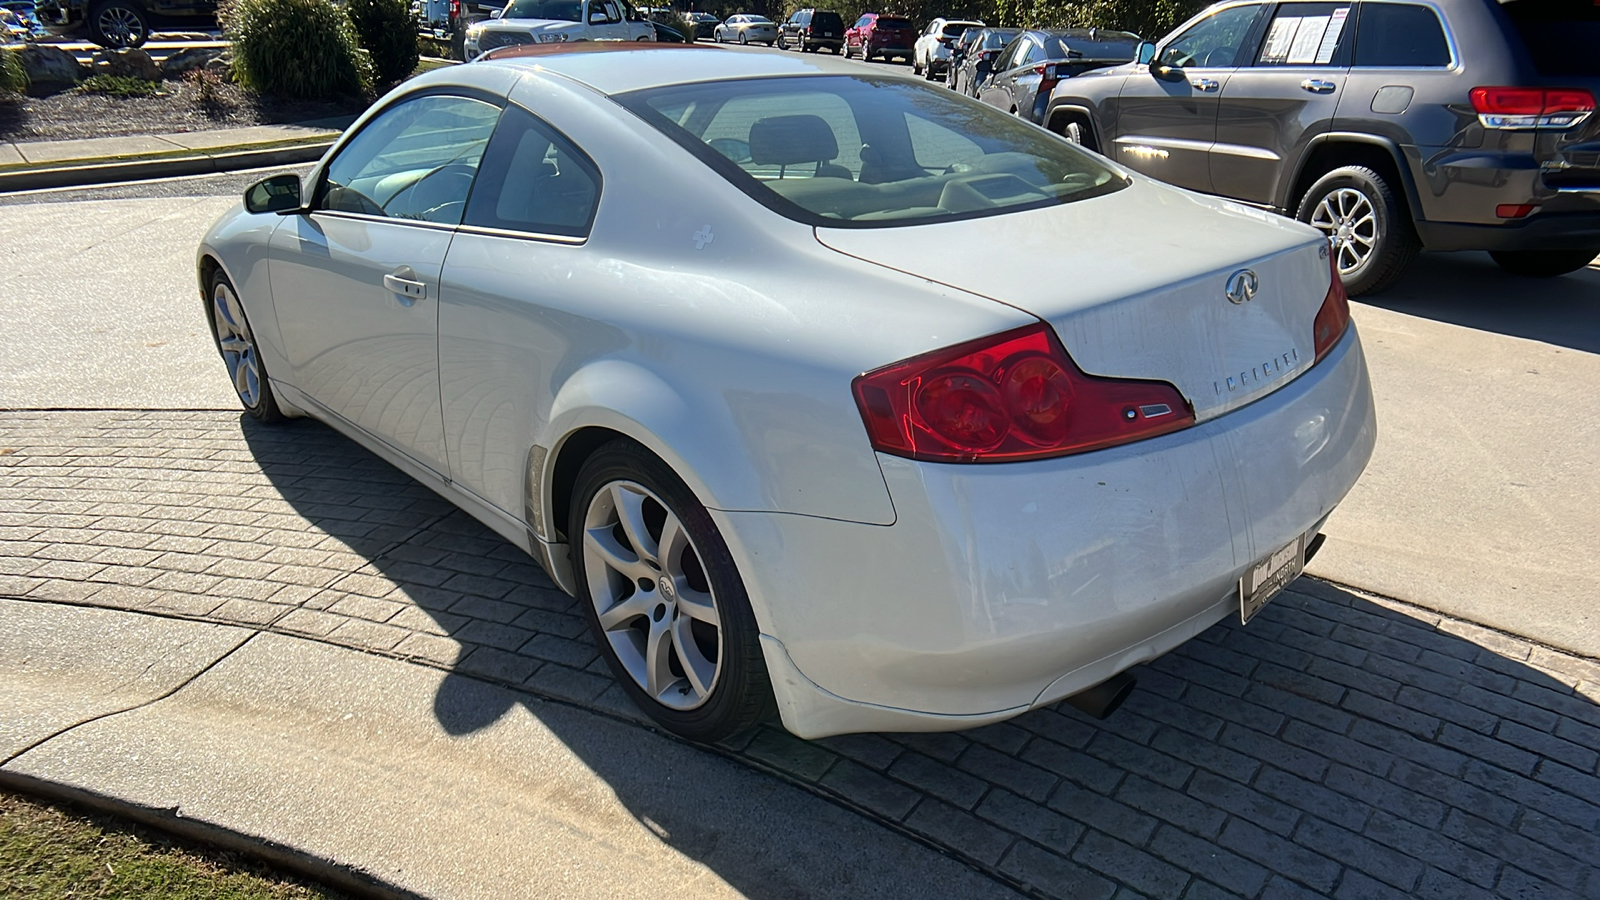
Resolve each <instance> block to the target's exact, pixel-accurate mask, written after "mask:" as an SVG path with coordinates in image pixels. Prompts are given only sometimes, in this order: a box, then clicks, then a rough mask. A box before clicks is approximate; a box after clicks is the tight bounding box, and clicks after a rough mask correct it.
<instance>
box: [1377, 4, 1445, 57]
mask: <svg viewBox="0 0 1600 900" xmlns="http://www.w3.org/2000/svg"><path fill="white" fill-rule="evenodd" d="M1355 64H1356V65H1358V66H1369V67H1373V68H1385V69H1387V68H1410V67H1413V66H1439V67H1444V66H1448V65H1450V44H1449V43H1448V42H1447V41H1445V39H1444V27H1443V26H1442V25H1440V24H1439V16H1438V14H1437V13H1435V12H1434V11H1433V10H1432V9H1430V8H1428V7H1426V6H1419V5H1416V4H1413V3H1363V4H1362V5H1361V25H1360V27H1359V28H1358V29H1357V30H1356V57H1355Z"/></svg>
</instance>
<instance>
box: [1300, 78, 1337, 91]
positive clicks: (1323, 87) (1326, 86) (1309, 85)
mask: <svg viewBox="0 0 1600 900" xmlns="http://www.w3.org/2000/svg"><path fill="white" fill-rule="evenodd" d="M1334 87H1336V85H1335V84H1334V83H1333V82H1331V81H1323V80H1322V79H1321V78H1307V79H1306V80H1305V81H1302V82H1300V89H1301V90H1304V91H1310V92H1311V93H1313V94H1331V93H1333V89H1334Z"/></svg>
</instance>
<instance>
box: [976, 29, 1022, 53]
mask: <svg viewBox="0 0 1600 900" xmlns="http://www.w3.org/2000/svg"><path fill="white" fill-rule="evenodd" d="M1021 33H1022V32H1020V31H989V32H985V33H984V35H983V49H985V50H999V49H1000V48H1001V47H1004V46H1005V45H1006V44H1009V43H1011V39H1012V38H1014V37H1016V36H1017V35H1019V34H1021Z"/></svg>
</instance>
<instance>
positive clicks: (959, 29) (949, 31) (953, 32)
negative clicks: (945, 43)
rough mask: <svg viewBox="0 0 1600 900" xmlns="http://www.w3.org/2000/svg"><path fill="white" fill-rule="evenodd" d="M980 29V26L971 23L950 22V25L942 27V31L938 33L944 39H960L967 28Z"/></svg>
mask: <svg viewBox="0 0 1600 900" xmlns="http://www.w3.org/2000/svg"><path fill="white" fill-rule="evenodd" d="M981 27H982V26H980V25H976V24H974V23H972V22H951V23H950V24H948V25H946V26H944V29H943V30H942V31H941V32H940V33H941V34H943V35H944V36H945V37H951V38H953V37H960V36H961V35H962V33H963V32H965V31H966V30H967V29H968V28H981Z"/></svg>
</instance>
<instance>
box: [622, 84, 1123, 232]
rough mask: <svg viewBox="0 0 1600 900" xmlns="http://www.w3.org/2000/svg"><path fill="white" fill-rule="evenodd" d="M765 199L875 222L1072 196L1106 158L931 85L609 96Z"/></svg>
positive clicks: (818, 216) (1096, 181)
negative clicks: (1100, 158)
mask: <svg viewBox="0 0 1600 900" xmlns="http://www.w3.org/2000/svg"><path fill="white" fill-rule="evenodd" d="M616 100H617V102H619V103H621V104H622V105H623V106H625V107H627V108H628V109H630V110H632V111H633V112H634V113H636V114H638V115H639V116H640V117H642V118H644V119H645V120H646V121H647V122H649V123H650V124H652V125H654V126H655V127H656V128H658V129H660V130H661V131H662V132H663V133H665V134H666V135H667V136H669V137H671V138H672V139H673V140H675V141H677V142H678V143H679V144H682V145H683V146H684V147H685V148H686V149H688V150H689V151H690V152H691V153H693V154H695V155H696V156H697V157H699V158H700V159H701V160H702V161H704V162H705V163H706V164H707V165H710V166H711V167H712V168H713V169H715V170H716V171H717V172H718V173H720V174H721V175H722V176H723V177H725V178H727V179H728V180H729V181H731V182H733V183H734V184H735V185H737V186H738V187H740V188H741V189H743V190H744V191H745V193H747V194H749V195H750V196H751V197H753V198H755V199H756V200H757V201H759V202H761V203H763V204H765V205H766V206H768V207H769V208H771V209H773V210H774V211H776V212H778V213H780V214H782V215H784V216H788V217H789V218H791V219H795V220H798V221H801V222H806V223H808V224H812V225H821V226H830V227H858V228H860V227H866V228H872V227H886V226H897V225H915V224H924V223H928V222H939V221H950V220H954V219H966V218H976V217H980V216H990V215H998V214H1001V213H1006V212H1013V211H1016V210H1022V209H1036V208H1040V207H1046V206H1056V205H1059V204H1063V203H1071V202H1073V201H1076V200H1082V199H1086V198H1089V197H1096V196H1099V195H1101V194H1105V193H1109V192H1111V191H1115V190H1118V189H1120V188H1122V187H1123V186H1124V185H1125V184H1126V182H1125V180H1124V179H1123V178H1122V176H1120V175H1119V174H1117V173H1116V172H1115V171H1113V170H1112V169H1110V168H1108V167H1107V166H1106V165H1104V164H1103V163H1102V162H1099V161H1097V160H1096V158H1095V157H1093V156H1091V155H1090V154H1088V153H1085V152H1083V151H1082V150H1079V149H1078V148H1077V147H1076V146H1074V145H1072V144H1070V143H1068V142H1066V141H1064V140H1062V139H1061V138H1058V137H1056V136H1055V135H1052V134H1050V133H1049V132H1047V131H1044V130H1043V129H1040V128H1036V127H1034V126H1032V125H1029V124H1027V123H1025V122H1023V121H1021V120H1020V119H1018V118H1017V117H1015V116H1010V115H1006V114H1005V113H1002V112H1000V111H999V110H997V109H995V108H993V107H990V106H986V105H983V104H980V103H977V102H975V101H973V100H970V99H967V98H964V97H960V96H958V95H956V94H954V93H952V92H951V91H950V90H948V89H946V88H942V87H931V86H925V85H922V84H918V83H912V82H905V81H899V80H891V79H883V78H878V77H875V76H866V75H858V76H842V75H818V76H800V77H787V78H761V79H749V80H739V81H722V82H713V83H709V84H689V85H677V86H672V87H663V88H651V89H648V90H642V91H634V92H632V93H628V94H622V95H619V96H618V97H616Z"/></svg>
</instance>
